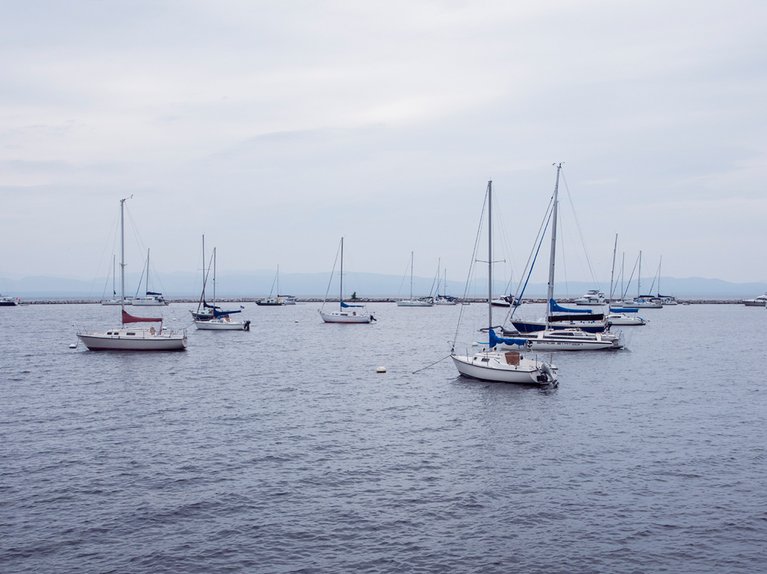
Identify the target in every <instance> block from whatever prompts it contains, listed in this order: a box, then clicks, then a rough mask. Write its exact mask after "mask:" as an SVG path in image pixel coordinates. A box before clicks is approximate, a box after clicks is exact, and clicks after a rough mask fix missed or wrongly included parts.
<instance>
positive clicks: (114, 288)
mask: <svg viewBox="0 0 767 574" xmlns="http://www.w3.org/2000/svg"><path fill="white" fill-rule="evenodd" d="M116 259H117V256H116V255H114V254H113V255H112V297H111V299H102V300H101V304H102V305H121V304H122V300H121V299H120V298H119V297H118V296H117V286H116V285H115V282H116V281H117V272H116V269H117V266H116V263H115V261H116ZM126 304H128V305H130V303H129V302H127V303H126Z"/></svg>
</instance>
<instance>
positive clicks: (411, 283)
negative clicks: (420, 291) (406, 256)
mask: <svg viewBox="0 0 767 574" xmlns="http://www.w3.org/2000/svg"><path fill="white" fill-rule="evenodd" d="M410 300H411V301H412V300H413V252H412V251H411V252H410Z"/></svg>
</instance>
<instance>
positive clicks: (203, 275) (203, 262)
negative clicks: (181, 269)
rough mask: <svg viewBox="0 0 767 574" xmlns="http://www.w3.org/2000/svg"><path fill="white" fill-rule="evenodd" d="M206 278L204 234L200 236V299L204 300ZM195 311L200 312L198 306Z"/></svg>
mask: <svg viewBox="0 0 767 574" xmlns="http://www.w3.org/2000/svg"><path fill="white" fill-rule="evenodd" d="M206 279H207V277H206V276H205V234H204V233H203V234H202V297H201V299H202V300H203V301H204V300H205V280H206ZM197 310H198V311H199V310H200V306H199V305H198V306H197Z"/></svg>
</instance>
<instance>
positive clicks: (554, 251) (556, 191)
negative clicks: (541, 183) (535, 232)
mask: <svg viewBox="0 0 767 574" xmlns="http://www.w3.org/2000/svg"><path fill="white" fill-rule="evenodd" d="M556 166H557V181H556V183H555V184H554V206H553V213H552V217H551V253H550V254H549V286H548V290H547V291H546V299H547V301H546V307H547V310H546V316H547V317H548V315H549V309H550V305H551V303H550V301H551V300H552V299H553V298H554V263H555V260H556V255H557V209H558V207H559V172H560V171H561V170H562V163H561V162H560V163H558V164H556Z"/></svg>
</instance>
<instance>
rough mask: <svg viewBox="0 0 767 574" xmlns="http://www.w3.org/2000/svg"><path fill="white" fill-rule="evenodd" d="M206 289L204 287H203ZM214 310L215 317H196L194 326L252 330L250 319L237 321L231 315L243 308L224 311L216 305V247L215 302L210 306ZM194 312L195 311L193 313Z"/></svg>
mask: <svg viewBox="0 0 767 574" xmlns="http://www.w3.org/2000/svg"><path fill="white" fill-rule="evenodd" d="M203 289H204V287H203ZM208 307H209V309H210V310H211V311H212V312H213V317H209V318H203V319H195V320H194V326H195V327H197V329H198V330H202V331H250V321H235V320H232V318H231V317H230V316H229V315H234V314H235V313H240V312H241V309H237V310H235V311H224V310H222V309H221V307H218V306H217V305H216V248H215V247H214V248H213V304H212V305H209V306H208ZM193 314H194V313H193Z"/></svg>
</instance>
